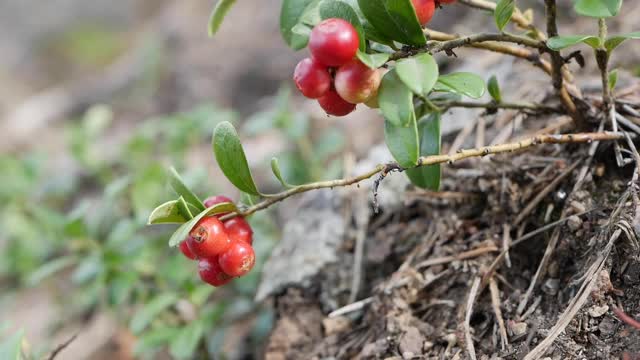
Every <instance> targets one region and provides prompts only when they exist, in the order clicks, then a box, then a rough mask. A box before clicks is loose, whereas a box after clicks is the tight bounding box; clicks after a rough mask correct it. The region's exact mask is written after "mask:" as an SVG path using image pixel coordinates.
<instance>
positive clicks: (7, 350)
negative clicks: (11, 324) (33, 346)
mask: <svg viewBox="0 0 640 360" xmlns="http://www.w3.org/2000/svg"><path fill="white" fill-rule="evenodd" d="M23 339H24V330H20V331H17V332H15V333H14V334H12V335H11V336H9V337H7V338H6V339H4V340H2V342H0V359H2V360H22V359H23V356H22V341H23Z"/></svg>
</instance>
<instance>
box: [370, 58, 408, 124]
mask: <svg viewBox="0 0 640 360" xmlns="http://www.w3.org/2000/svg"><path fill="white" fill-rule="evenodd" d="M378 103H379V104H380V110H381V111H382V115H383V116H384V118H385V120H386V121H388V122H390V123H391V124H393V125H394V126H407V125H409V123H410V122H411V121H412V120H413V121H414V122H415V118H416V116H415V113H414V110H413V93H412V92H411V90H410V89H409V88H408V87H407V86H406V85H405V84H404V83H403V82H402V80H400V78H399V77H398V74H397V73H396V70H395V69H394V70H391V71H389V72H388V73H386V74H385V75H384V77H383V78H382V83H381V84H380V90H379V93H378Z"/></svg>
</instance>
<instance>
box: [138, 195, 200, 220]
mask: <svg viewBox="0 0 640 360" xmlns="http://www.w3.org/2000/svg"><path fill="white" fill-rule="evenodd" d="M180 198H181V199H182V201H180V200H171V201H167V202H166V203H164V204H162V205H160V206H158V207H157V208H155V209H154V210H153V212H151V215H149V220H148V222H147V225H153V224H183V223H185V222H187V221H189V220H191V218H193V215H192V212H191V211H192V210H196V212H197V211H200V210H198V209H195V208H194V209H191V210H189V212H188V213H185V211H184V209H185V208H184V205H186V203H184V198H182V197H180Z"/></svg>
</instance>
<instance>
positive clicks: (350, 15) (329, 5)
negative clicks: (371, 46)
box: [320, 0, 367, 51]
mask: <svg viewBox="0 0 640 360" xmlns="http://www.w3.org/2000/svg"><path fill="white" fill-rule="evenodd" d="M320 17H322V19H323V20H324V19H331V18H339V19H344V20H346V21H348V22H350V23H351V25H353V27H354V28H355V29H356V31H357V32H358V39H359V40H360V41H359V42H358V44H359V49H360V51H365V50H366V49H367V42H366V40H365V37H364V29H363V28H362V24H361V23H360V18H358V14H357V13H356V11H355V10H353V8H352V7H351V6H350V5H349V4H347V3H345V2H342V1H338V0H324V1H323V2H322V3H320Z"/></svg>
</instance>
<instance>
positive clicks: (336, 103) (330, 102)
mask: <svg viewBox="0 0 640 360" xmlns="http://www.w3.org/2000/svg"><path fill="white" fill-rule="evenodd" d="M318 104H320V106H321V107H322V108H323V109H324V111H325V112H326V113H327V114H329V115H335V116H345V115H347V114H349V113H351V112H352V111H353V110H355V108H356V105H355V104H352V103H350V102H347V101H345V100H344V99H343V98H341V97H340V95H338V93H337V92H336V91H335V90H334V89H331V90H329V92H327V93H326V94H325V96H323V97H321V98H320V99H318Z"/></svg>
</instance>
